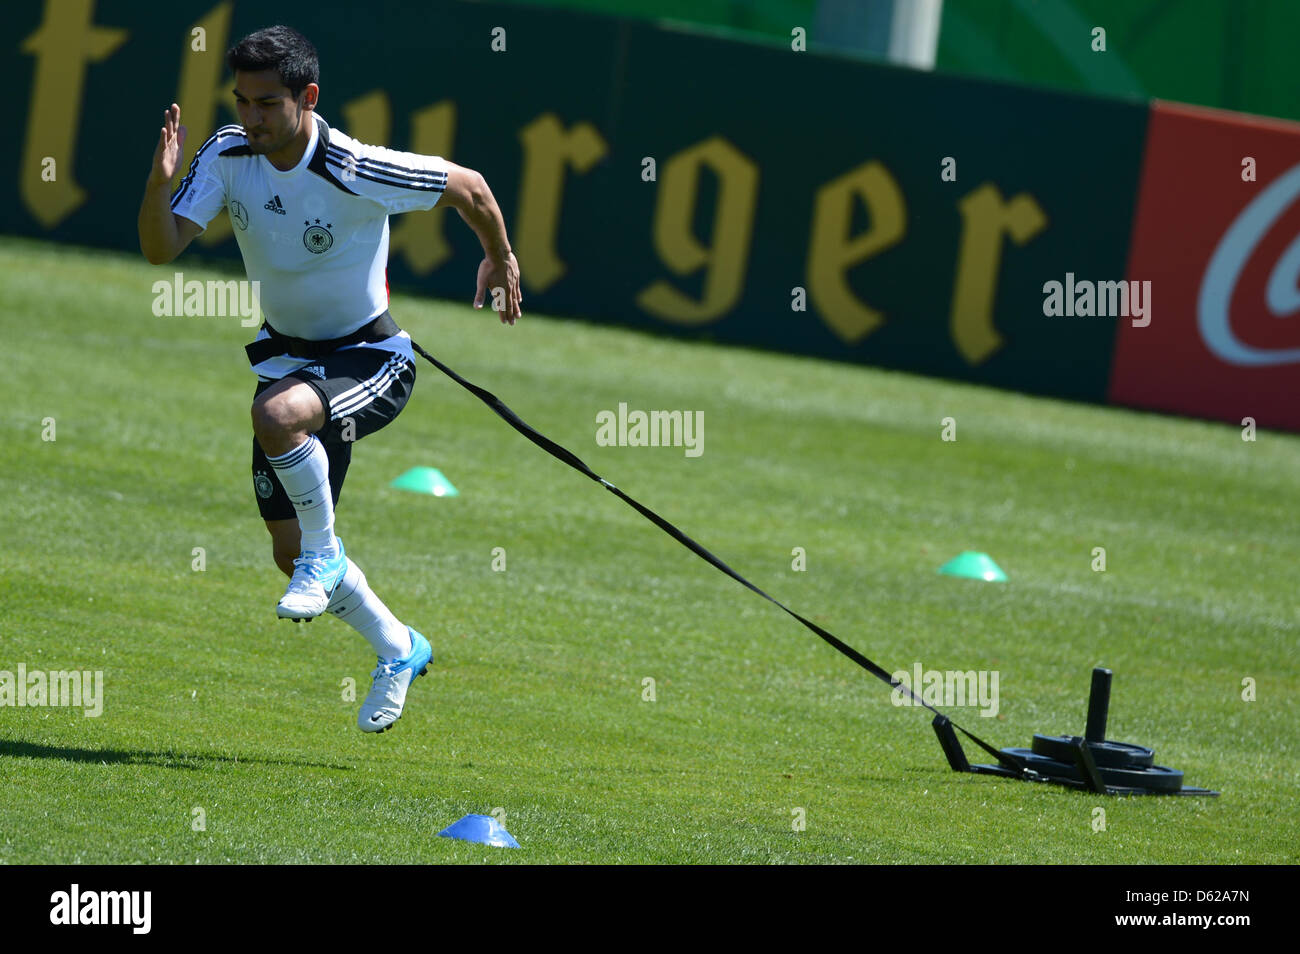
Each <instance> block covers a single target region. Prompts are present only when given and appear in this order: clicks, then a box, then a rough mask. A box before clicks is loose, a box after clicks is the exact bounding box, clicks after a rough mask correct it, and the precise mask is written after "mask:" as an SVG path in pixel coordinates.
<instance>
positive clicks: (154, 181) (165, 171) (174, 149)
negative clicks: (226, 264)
mask: <svg viewBox="0 0 1300 954" xmlns="http://www.w3.org/2000/svg"><path fill="white" fill-rule="evenodd" d="M184 148H185V127H184V126H182V125H181V108H180V107H179V106H177V105H176V104H175V103H172V105H171V108H170V109H168V110H167V111H166V112H165V113H164V114H163V127H162V129H161V130H160V132H159V136H158V146H157V148H156V149H154V153H153V168H152V169H150V170H149V180H148V182H147V183H146V184H145V188H144V200H143V201H142V202H141V203H140V217H139V220H138V222H137V225H138V227H139V230H140V251H142V252H144V257H145V258H146V259H148V261H149V262H150V264H153V265H165V264H166V263H168V262H170V261H171V260H172V259H174V258H175V257H176V256H177V255H179V254H180V253H181V252H183V251H184V250H185V247H186V246H187V245H189V244H190V242H191V241H192V240H193V239H194V236H196V235H198V234H199V233H200V232H201V231H203V229H202V228H201V227H200V226H199V225H198V224H197V223H195V222H191V221H190V220H189V219H187V218H185V217H184V216H181V215H177V214H176V213H174V212H173V211H172V210H171V188H172V180H173V179H175V178H176V172H177V170H178V169H179V168H180V162H181V156H182V155H183V150H184Z"/></svg>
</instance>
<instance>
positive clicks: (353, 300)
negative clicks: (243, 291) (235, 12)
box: [171, 116, 448, 379]
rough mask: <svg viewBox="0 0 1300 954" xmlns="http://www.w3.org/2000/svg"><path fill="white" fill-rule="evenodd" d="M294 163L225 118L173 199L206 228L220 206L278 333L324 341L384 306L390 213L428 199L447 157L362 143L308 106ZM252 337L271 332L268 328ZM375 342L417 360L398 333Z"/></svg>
mask: <svg viewBox="0 0 1300 954" xmlns="http://www.w3.org/2000/svg"><path fill="white" fill-rule="evenodd" d="M314 120H315V121H314V122H313V123H312V131H311V141H310V142H309V143H308V144H307V150H306V152H304V153H303V157H302V161H301V162H299V163H298V165H296V166H294V168H292V169H288V170H280V169H277V168H275V166H273V165H271V163H270V161H269V160H268V159H267V158H266V156H264V155H258V154H256V153H254V152H253V151H252V150H251V149H250V148H249V146H248V139H247V138H245V136H244V128H243V127H242V126H233V125H232V126H223V127H221V128H220V129H218V130H217V131H216V132H215V133H213V135H212V138H210V139H209V140H208V141H207V142H205V143H204V144H203V146H202V147H201V148H200V149H199V150H198V152H196V153H195V154H194V161H193V162H191V163H190V168H189V172H188V173H187V174H186V176H185V178H184V179H182V180H181V184H180V187H179V188H178V189H177V190H176V193H175V194H174V195H173V196H172V200H171V208H172V211H173V212H175V213H176V214H177V215H182V216H184V217H185V218H187V219H189V220H190V221H192V222H194V223H195V224H196V225H199V226H201V227H203V228H205V229H206V228H207V225H208V223H209V222H211V221H212V219H213V217H214V216H215V215H216V214H217V213H218V212H220V211H221V210H222V209H223V208H224V209H226V210H227V211H228V212H229V214H230V222H231V225H232V226H233V227H234V232H235V239H236V241H238V242H239V250H240V252H241V253H242V255H243V257H244V269H245V271H246V272H247V273H248V278H249V280H250V281H256V282H259V283H260V287H259V292H260V304H261V308H262V316H263V317H264V318H265V320H266V322H267V323H268V324H269V325H271V327H273V328H274V329H275V330H276V331H278V332H280V333H281V334H284V335H290V336H292V337H295V338H307V339H310V340H313V341H321V340H325V339H328V338H341V337H343V336H344V335H348V334H351V333H352V332H354V331H356V330H357V329H358V328H360V327H361V326H362V325H364V324H366V323H367V322H368V321H370V320H371V319H372V318H374V317H376V316H377V315H379V314H381V313H383V311H384V310H385V309H386V308H387V307H388V281H387V275H386V269H387V266H388V216H389V215H390V214H391V213H394V212H411V211H414V210H416V209H431V208H433V207H434V205H436V204H437V202H438V199H439V197H441V196H442V193H443V190H444V189H445V188H446V187H447V170H448V165H447V162H446V160H445V159H443V158H442V157H440V156H422V155H418V154H416V153H411V152H398V151H396V150H393V149H385V148H383V147H381V146H370V145H366V144H365V143H360V142H357V141H356V140H355V139H353V138H351V137H350V136H345V135H343V134H342V133H340V132H339V131H338V130H337V129H331V128H330V127H329V125H328V124H327V123H326V122H325V120H324V119H322V118H321V117H320V116H314ZM257 337H258V340H261V339H263V338H267V337H269V335H268V334H267V332H266V330H265V329H262V330H260V331H259V332H258V336H257ZM351 347H368V348H381V349H384V350H387V351H394V352H397V353H399V354H403V355H405V357H406V358H407V359H409V360H414V356H413V355H412V353H411V339H410V336H409V335H407V334H406V332H404V331H403V332H402V333H401V334H400V335H394V336H393V337H391V338H389V339H387V340H386V341H382V342H375V343H373V344H366V345H353V346H351ZM310 363H311V362H310V361H309V360H308V359H305V358H291V357H288V356H282V357H275V358H271V359H270V360H268V361H264V362H262V363H261V364H259V365H257V366H256V367H254V368H253V371H255V372H256V373H257V374H258V376H259V377H262V378H269V379H275V378H281V377H283V376H284V375H286V374H288V373H289V372H290V371H294V370H296V369H298V368H300V367H303V366H305V365H307V364H310Z"/></svg>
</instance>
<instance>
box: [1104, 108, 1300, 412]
mask: <svg viewBox="0 0 1300 954" xmlns="http://www.w3.org/2000/svg"><path fill="white" fill-rule="evenodd" d="M1127 277H1128V278H1129V279H1130V280H1138V281H1145V280H1149V281H1150V282H1151V283H1152V284H1151V289H1152V294H1151V299H1152V300H1151V308H1150V312H1151V323H1150V324H1149V325H1147V326H1146V327H1134V326H1133V325H1132V323H1131V322H1122V323H1121V325H1120V330H1119V333H1118V336H1117V338H1116V342H1115V354H1114V360H1113V363H1112V367H1111V378H1110V390H1109V399H1110V401H1111V402H1112V403H1115V404H1127V405H1131V406H1134V407H1144V408H1153V409H1157V410H1164V411H1174V412H1177V413H1180V414H1192V415H1196V416H1200V417H1210V418H1218V419H1221V420H1229V421H1233V422H1236V423H1240V422H1241V420H1242V419H1243V418H1246V417H1251V418H1254V419H1255V421H1256V423H1257V425H1258V426H1259V427H1265V428H1267V427H1273V428H1285V429H1289V430H1300V124H1296V123H1289V122H1283V121H1281V120H1265V119H1258V118H1255V117H1251V116H1242V115H1239V114H1235V113H1226V112H1220V111H1218V110H1210V109H1201V108H1198V107H1191V106H1181V105H1176V104H1172V103H1159V102H1157V103H1155V104H1153V106H1152V110H1151V119H1150V124H1149V126H1148V129H1147V141H1146V151H1145V154H1144V156H1143V161H1142V179H1141V183H1140V188H1139V192H1138V209H1137V216H1136V218H1135V220H1134V226H1133V238H1132V242H1131V243H1130V249H1129V264H1128V274H1127Z"/></svg>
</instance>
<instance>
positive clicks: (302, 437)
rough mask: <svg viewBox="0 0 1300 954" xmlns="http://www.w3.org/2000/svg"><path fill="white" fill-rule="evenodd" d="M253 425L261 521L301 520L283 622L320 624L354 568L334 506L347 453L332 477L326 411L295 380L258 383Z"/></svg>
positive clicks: (284, 599)
mask: <svg viewBox="0 0 1300 954" xmlns="http://www.w3.org/2000/svg"><path fill="white" fill-rule="evenodd" d="M252 418H253V433H254V438H253V472H254V485H255V488H256V490H257V492H258V497H259V500H258V503H259V507H260V509H261V510H262V518H263V519H264V520H268V521H269V520H284V519H289V518H296V522H297V524H298V527H299V529H300V531H301V541H302V552H301V553H299V554H295V556H294V558H293V560H292V566H293V570H292V576H291V579H290V581H289V586H288V588H287V589H286V590H285V593H284V596H282V597H281V598H280V602H279V604H278V605H277V606H276V615H278V616H280V617H281V618H282V619H314V618H315V617H317V616H319V615H320V614H321V613H323V612H325V609H326V607H327V606H328V605H329V598H330V594H331V593H332V592H333V591H334V588H335V587H336V586H337V585H338V582H339V580H340V579H342V577H343V573H344V572H345V570H346V569H347V562H346V556H345V555H344V552H343V545H342V543H341V542H339V540H338V539H337V538H336V537H335V536H334V502H335V500H336V499H337V498H338V492H339V489H340V488H341V487H342V483H343V474H344V472H345V471H346V469H347V464H346V457H347V456H348V455H347V454H346V451H347V448H344V449H343V450H344V462H343V466H342V469H341V470H339V469H337V468H335V472H334V473H331V469H332V468H331V466H330V453H329V451H328V450H327V449H326V447H325V445H324V444H323V443H322V442H321V440H320V439H319V438H318V437H317V436H316V431H319V430H321V428H322V427H323V426H324V424H325V420H326V418H325V409H324V406H323V405H322V403H321V400H320V397H319V396H318V395H317V393H316V392H315V391H314V390H313V389H312V388H311V387H310V385H308V384H306V383H304V382H303V381H301V380H297V379H295V378H282V379H281V380H279V381H275V382H263V383H261V384H259V385H258V388H257V390H256V391H255V392H254V395H253V407H252ZM335 456H338V455H337V454H336V455H335ZM264 497H265V498H266V499H265V500H264V499H263V498H264ZM277 562H279V561H278V560H277ZM283 568H284V566H283V564H281V569H283Z"/></svg>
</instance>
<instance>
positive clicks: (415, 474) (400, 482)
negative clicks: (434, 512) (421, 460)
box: [389, 467, 460, 497]
mask: <svg viewBox="0 0 1300 954" xmlns="http://www.w3.org/2000/svg"><path fill="white" fill-rule="evenodd" d="M389 486H390V487H398V488H400V489H402V490H410V491H414V492H415V493H417V494H433V495H434V496H435V497H456V496H459V495H460V491H459V490H457V489H456V488H455V487H453V486H452V485H451V481H450V480H448V479H447V478H446V477H444V476H443V475H442V471H440V470H438V468H436V467H412V468H411V469H410V470H408V471H407V472H406V473H404V474H403V475H402V476H401V477H398V478H397V479H396V480H394V481H393V482H392V483H391V484H389Z"/></svg>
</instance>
